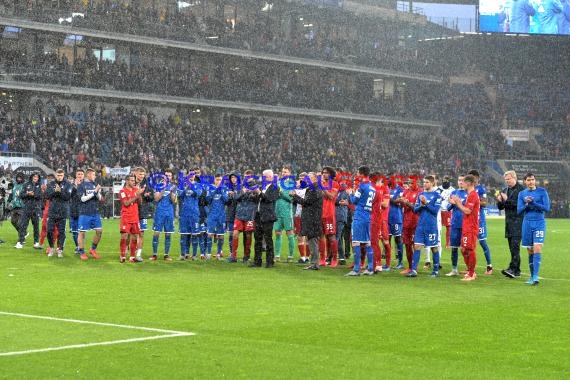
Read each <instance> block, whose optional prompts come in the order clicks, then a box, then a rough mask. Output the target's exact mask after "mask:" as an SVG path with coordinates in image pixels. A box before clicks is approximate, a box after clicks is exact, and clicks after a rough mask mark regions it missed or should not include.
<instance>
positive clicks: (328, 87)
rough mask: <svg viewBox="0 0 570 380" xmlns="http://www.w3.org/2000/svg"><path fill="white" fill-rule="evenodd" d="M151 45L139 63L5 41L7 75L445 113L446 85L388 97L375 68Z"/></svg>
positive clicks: (320, 105)
mask: <svg viewBox="0 0 570 380" xmlns="http://www.w3.org/2000/svg"><path fill="white" fill-rule="evenodd" d="M143 47H144V48H145V49H146V50H144V51H141V52H140V57H139V63H138V64H131V65H127V64H126V63H124V61H122V60H121V59H119V57H117V59H116V60H115V61H110V60H98V59H97V58H96V57H95V55H94V54H93V52H92V51H91V48H89V47H88V48H87V49H86V53H85V55H84V57H83V58H80V57H75V59H74V60H73V64H71V63H70V59H69V58H70V57H67V56H66V55H65V54H62V55H59V56H58V55H57V53H56V52H50V53H44V52H43V51H42V52H39V53H38V54H37V55H36V56H34V57H33V58H30V57H27V54H25V47H21V48H20V50H16V51H14V50H11V49H3V48H2V47H0V57H2V58H0V71H4V73H5V74H6V75H5V78H7V79H8V78H9V79H12V80H15V81H25V82H30V83H46V84H57V85H70V86H74V87H81V88H95V89H106V90H120V91H128V92H140V93H145V94H157V95H170V96H182V97H192V98H203V99H215V100H226V101H240V102H251V103H258V104H268V105H279V106H289V107H296V108H309V109H321V110H330V111H341V112H352V113H359V114H374V115H383V116H390V117H401V118H414V119H424V120H441V119H442V118H444V114H443V109H442V107H441V104H442V103H443V102H441V101H438V100H440V99H439V96H440V95H441V93H442V91H438V90H437V89H438V88H441V87H442V85H441V84H439V85H438V84H436V83H424V82H421V81H417V80H416V81H413V80H408V81H406V85H405V87H403V86H394V94H393V95H392V96H390V97H386V96H384V95H383V94H382V95H378V94H375V92H374V79H375V78H376V77H375V76H373V75H370V74H363V73H353V72H346V71H341V70H332V69H329V70H325V69H322V68H312V67H299V66H296V65H291V64H285V63H276V62H269V61H261V60H254V61H251V60H244V59H240V58H237V57H223V58H222V57H220V56H219V55H212V54H190V53H188V52H182V53H181V52H180V51H173V50H168V49H153V48H151V47H148V46H143ZM136 48H141V46H137V47H136ZM117 50H119V51H123V50H127V49H119V48H117ZM3 53H6V54H3ZM158 67H160V69H158V70H157V68H158ZM2 69H3V70H2Z"/></svg>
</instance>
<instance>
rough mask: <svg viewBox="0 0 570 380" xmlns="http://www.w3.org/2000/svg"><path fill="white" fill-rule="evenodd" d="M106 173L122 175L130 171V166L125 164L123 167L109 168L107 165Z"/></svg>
mask: <svg viewBox="0 0 570 380" xmlns="http://www.w3.org/2000/svg"><path fill="white" fill-rule="evenodd" d="M106 169H107V174H108V175H110V176H111V177H117V176H119V177H124V176H126V175H127V174H129V173H130V172H131V167H130V166H125V167H124V168H109V167H107V168H106Z"/></svg>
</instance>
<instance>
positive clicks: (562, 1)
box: [479, 0, 570, 35]
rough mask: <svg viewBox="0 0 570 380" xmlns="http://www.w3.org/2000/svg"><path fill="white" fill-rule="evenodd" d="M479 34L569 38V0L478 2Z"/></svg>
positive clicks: (496, 0)
mask: <svg viewBox="0 0 570 380" xmlns="http://www.w3.org/2000/svg"><path fill="white" fill-rule="evenodd" d="M479 31H481V32H495V33H525V34H563V35H568V34H570V0H479Z"/></svg>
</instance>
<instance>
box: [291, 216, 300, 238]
mask: <svg viewBox="0 0 570 380" xmlns="http://www.w3.org/2000/svg"><path fill="white" fill-rule="evenodd" d="M293 229H294V230H295V235H300V234H301V217H300V216H295V217H293Z"/></svg>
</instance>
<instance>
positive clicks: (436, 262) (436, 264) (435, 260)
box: [433, 251, 439, 272]
mask: <svg viewBox="0 0 570 380" xmlns="http://www.w3.org/2000/svg"><path fill="white" fill-rule="evenodd" d="M433 271H434V272H437V271H439V251H437V252H434V253H433Z"/></svg>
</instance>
